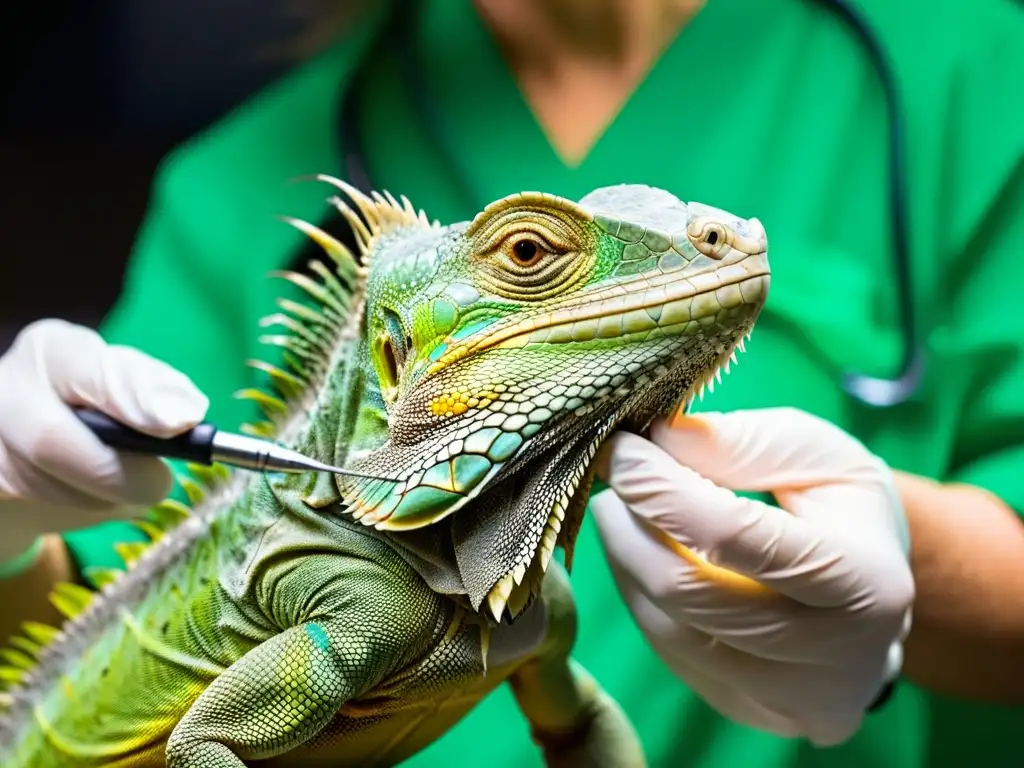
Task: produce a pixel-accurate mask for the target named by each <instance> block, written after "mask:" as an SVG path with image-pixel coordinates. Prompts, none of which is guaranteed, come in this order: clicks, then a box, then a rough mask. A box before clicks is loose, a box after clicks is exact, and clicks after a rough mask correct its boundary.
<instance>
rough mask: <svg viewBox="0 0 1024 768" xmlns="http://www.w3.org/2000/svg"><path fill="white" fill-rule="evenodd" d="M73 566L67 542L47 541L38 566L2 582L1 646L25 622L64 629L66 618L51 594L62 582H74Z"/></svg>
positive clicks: (53, 536) (51, 537)
mask: <svg viewBox="0 0 1024 768" xmlns="http://www.w3.org/2000/svg"><path fill="white" fill-rule="evenodd" d="M73 571H74V569H73V566H72V563H71V557H70V555H69V554H68V550H67V547H65V546H64V539H62V538H61V537H60V536H58V535H56V534H51V535H49V536H46V537H44V542H43V547H42V549H41V550H40V552H39V555H38V557H36V559H35V562H34V563H33V564H32V565H30V566H29V567H28V568H26V569H25V570H24V571H22V572H21V573H19V574H17V575H15V576H10V577H8V578H4V579H0V645H6V644H7V638H9V637H10V636H11V635H13V634H15V633H16V632H17V631H18V628H19V627H20V626H21V623H22V622H23V621H38V622H41V623H43V624H49V625H50V626H60V624H61V622H63V621H64V617H63V616H62V615H61V614H60V612H59V611H58V610H57V609H56V608H55V607H54V606H53V605H52V604H51V603H50V600H49V596H50V591H51V590H52V589H53V586H54V584H56V583H57V582H58V581H71V580H72V579H73V578H74V577H73Z"/></svg>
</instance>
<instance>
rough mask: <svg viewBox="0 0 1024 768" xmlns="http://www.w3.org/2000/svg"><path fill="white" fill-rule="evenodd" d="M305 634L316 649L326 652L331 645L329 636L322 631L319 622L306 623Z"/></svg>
mask: <svg viewBox="0 0 1024 768" xmlns="http://www.w3.org/2000/svg"><path fill="white" fill-rule="evenodd" d="M306 636H307V637H309V639H310V640H312V641H313V645H315V646H316V647H317V649H318V650H321V651H324V652H326V651H327V649H328V648H330V647H331V638H329V637H328V636H327V633H326V632H324V628H323V627H321V626H320V625H319V624H307V625H306Z"/></svg>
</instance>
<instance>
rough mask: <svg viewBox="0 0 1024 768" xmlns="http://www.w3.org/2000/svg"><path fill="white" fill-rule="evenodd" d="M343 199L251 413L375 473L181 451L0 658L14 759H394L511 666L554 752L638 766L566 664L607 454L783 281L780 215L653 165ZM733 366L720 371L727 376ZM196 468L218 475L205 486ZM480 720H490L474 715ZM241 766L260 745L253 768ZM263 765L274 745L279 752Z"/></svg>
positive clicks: (662, 409)
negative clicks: (457, 204) (552, 183)
mask: <svg viewBox="0 0 1024 768" xmlns="http://www.w3.org/2000/svg"><path fill="white" fill-rule="evenodd" d="M319 178H320V179H321V180H323V181H327V182H329V183H331V184H333V185H334V186H335V187H336V188H338V189H339V190H340V191H341V192H343V193H344V194H345V196H346V197H347V199H348V200H349V202H345V200H344V199H342V198H341V197H335V198H333V202H334V204H335V205H336V206H337V208H338V210H339V211H340V213H341V215H343V216H344V217H345V218H346V219H347V221H348V223H349V224H350V225H351V226H352V228H353V230H354V233H355V235H356V238H357V240H358V242H359V245H360V248H359V250H360V253H359V255H358V257H356V256H355V255H353V254H352V253H350V252H349V251H348V250H347V249H346V248H345V247H344V246H342V245H341V244H340V243H338V242H336V241H335V240H333V239H331V238H330V237H329V236H328V235H326V234H325V233H324V232H322V231H320V230H319V229H317V228H315V227H313V226H312V225H309V224H307V223H304V222H301V221H296V220H292V219H288V221H290V223H292V224H293V225H294V226H296V227H298V228H299V229H301V230H303V231H304V232H305V233H307V234H308V235H309V236H310V237H312V238H313V239H314V240H315V241H316V242H318V243H319V244H320V245H321V246H322V247H323V249H324V251H325V252H326V254H327V255H328V256H329V257H330V267H328V266H326V265H325V263H320V262H314V263H313V264H311V269H312V270H313V271H314V272H315V274H316V275H317V276H318V278H319V279H317V280H313V279H310V278H309V277H307V276H303V275H300V274H294V273H286V274H285V275H284V276H285V277H286V278H288V279H289V280H291V281H292V282H293V283H295V284H296V285H298V286H300V287H302V288H304V289H305V290H306V291H307V292H308V293H309V294H310V295H311V296H312V298H313V299H314V301H313V302H312V303H299V302H295V301H290V300H281V302H280V307H281V312H280V313H279V314H276V315H274V316H272V317H270V318H268V319H267V321H266V324H267V325H268V326H271V325H276V326H280V327H281V328H283V333H281V334H279V335H271V336H268V337H265V341H267V342H269V343H271V344H275V345H278V346H279V347H283V348H284V359H285V360H286V361H287V363H288V365H287V366H284V367H274V366H271V365H269V364H266V363H258V362H257V363H253V364H254V365H256V366H257V367H259V368H261V369H262V370H263V371H264V372H265V373H266V374H267V376H268V381H269V383H270V387H269V390H270V391H268V392H264V391H246V392H244V393H242V394H243V395H244V396H247V397H251V398H253V399H256V400H257V401H258V402H259V403H260V404H261V405H262V406H263V408H264V411H265V412H266V414H267V420H266V421H263V422H260V423H257V424H254V425H250V427H249V429H250V431H252V432H254V433H256V434H260V435H264V436H269V437H273V438H275V439H277V440H279V441H280V442H282V443H284V444H286V445H288V446H289V447H294V448H297V449H299V450H302V451H303V452H305V453H307V454H308V455H310V456H312V457H314V458H317V459H319V460H321V461H324V462H327V463H331V464H335V465H339V466H345V467H347V468H350V469H355V470H363V471H365V472H367V473H368V474H372V475H374V476H378V477H384V478H387V479H384V480H381V479H360V478H351V477H347V476H334V475H329V474H321V475H318V476H317V475H300V476H296V475H255V474H251V473H245V472H238V473H235V474H234V475H231V474H229V473H228V472H227V471H226V470H224V469H223V468H220V467H216V468H214V469H212V470H209V469H203V468H198V467H197V468H192V477H190V478H186V479H184V480H183V482H184V484H185V487H186V489H187V490H188V491H189V492H190V494H191V496H192V508H191V509H190V508H189V507H187V506H185V505H181V504H178V503H175V502H173V501H167V502H165V503H163V504H161V505H159V506H158V507H156V508H155V509H153V510H152V511H151V512H150V513H149V514H148V515H147V516H146V517H145V519H143V520H140V521H139V525H140V526H141V527H142V528H143V529H144V530H145V531H147V533H149V534H150V536H151V537H152V539H153V540H154V541H153V543H152V545H149V546H142V545H124V546H122V547H121V548H120V551H121V554H122V555H123V556H124V557H125V559H126V561H127V562H128V564H129V569H128V571H127V572H126V573H123V574H121V573H119V572H91V573H89V574H87V575H88V577H89V578H90V579H91V580H92V582H93V585H94V586H95V587H96V588H97V591H93V590H89V589H86V588H85V587H83V586H79V585H73V584H61V585H59V586H58V587H57V588H56V590H55V592H54V595H53V601H54V603H55V604H56V605H57V606H58V607H59V608H60V609H61V610H62V611H63V612H64V613H65V614H66V615H67V617H68V621H67V623H66V624H65V625H64V626H63V627H62V628H61V629H60V630H56V629H53V628H48V627H44V626H41V625H38V624H27V625H26V626H25V628H24V629H25V633H24V635H23V636H19V637H16V638H13V639H12V647H11V648H9V649H7V650H6V651H4V658H5V659H6V661H7V663H8V666H6V667H4V668H2V669H0V675H2V676H3V679H4V680H6V681H7V682H8V684H9V685H8V690H7V691H6V692H5V693H4V694H3V696H4V700H3V704H4V706H5V708H6V712H5V713H4V714H3V715H2V716H0V764H3V765H4V766H5V767H6V768H22V767H25V768H27V767H28V766H31V767H32V768H48V767H49V766H67V767H69V768H74V767H75V766H150V765H154V766H155V765H163V764H165V761H166V764H167V765H171V766H194V767H196V768H214V767H217V768H220V767H221V766H223V767H224V768H228V767H229V766H230V767H232V768H234V767H236V766H240V765H244V764H246V763H247V762H248V761H263V760H266V761H268V762H267V763H265V764H268V765H277V764H281V765H313V764H321V763H322V764H329V765H332V766H349V765H351V766H356V765H358V766H370V765H393V764H395V763H398V762H400V761H401V760H403V759H405V758H407V757H408V756H410V755H412V754H414V753H416V752H417V751H419V750H421V749H422V748H424V747H425V746H426V745H428V744H430V743H431V742H432V741H433V740H435V739H436V738H437V737H438V736H440V735H441V734H442V733H444V732H445V731H446V730H447V729H448V728H450V727H451V726H452V725H453V724H454V723H455V722H457V721H458V720H459V718H461V717H462V716H463V715H464V714H465V713H466V712H467V711H468V710H469V709H470V708H472V706H473V705H474V704H475V703H476V702H477V701H479V700H480V699H481V698H482V697H483V696H485V695H486V694H487V693H488V692H489V691H490V690H492V689H493V688H494V687H495V686H497V685H499V684H501V683H502V682H505V681H508V682H510V684H511V686H512V690H513V692H514V694H515V696H516V698H517V700H518V702H519V704H520V707H521V709H522V711H523V714H524V715H525V717H526V718H527V719H528V721H529V722H530V724H531V728H532V733H533V734H534V737H535V739H536V740H537V741H538V743H539V744H540V745H541V747H542V749H543V750H544V755H545V758H546V760H547V762H548V764H550V765H594V766H615V767H616V768H624V767H625V768H628V767H629V766H638V765H642V764H643V755H642V751H641V749H640V746H639V744H638V741H637V739H636V736H635V733H634V731H633V730H632V728H631V726H630V725H629V723H628V722H627V720H626V718H625V716H624V715H623V714H622V712H621V710H620V709H619V708H618V707H617V706H616V705H615V703H614V702H613V701H612V700H611V699H610V698H609V697H608V696H607V695H606V694H605V693H603V692H602V690H601V689H600V688H599V686H598V685H597V683H596V682H595V681H594V680H593V679H591V678H590V676H589V675H588V674H587V673H586V672H585V671H584V670H583V669H581V668H580V667H579V666H578V665H577V664H576V663H575V662H573V661H572V659H571V656H570V653H571V649H572V645H573V641H574V636H575V622H576V617H575V610H574V607H573V603H572V597H571V592H570V590H569V586H568V581H567V578H566V574H565V571H564V570H563V569H562V567H561V566H560V565H558V563H557V561H555V563H552V555H553V553H554V551H555V549H556V548H562V549H563V551H564V556H565V557H564V560H565V565H566V567H567V568H570V567H571V563H572V551H573V546H574V541H575V536H576V533H577V531H578V530H579V526H580V522H581V519H582V515H583V510H584V508H585V503H586V497H587V495H588V492H589V488H590V482H591V474H592V460H593V458H594V456H595V453H596V451H597V450H598V447H599V446H600V444H601V441H602V440H603V439H604V438H605V437H606V436H607V435H608V434H609V433H610V431H611V430H613V429H618V428H625V429H630V430H635V431H642V430H644V429H646V427H647V426H648V425H649V423H650V422H651V421H652V419H653V418H655V417H656V416H658V415H662V414H666V413H669V412H670V411H671V410H672V409H673V408H675V407H678V406H679V405H680V404H681V403H685V402H687V401H689V400H691V399H692V398H693V397H694V396H695V394H696V393H697V392H698V391H699V390H701V389H702V387H703V386H704V385H705V384H706V383H707V382H709V381H711V380H712V378H713V377H714V376H716V374H718V372H719V371H720V370H721V369H722V368H723V367H727V365H728V361H729V360H730V358H731V357H732V356H733V355H734V351H735V349H736V348H737V347H741V346H742V343H743V339H744V337H745V336H746V335H748V334H749V332H750V330H751V328H752V326H753V324H754V321H755V319H756V317H757V315H758V313H759V312H760V309H761V307H762V305H763V304H764V301H765V299H766V296H767V291H768V283H769V268H768V262H767V243H766V237H765V232H764V229H763V227H762V226H761V225H760V223H759V222H758V221H757V220H756V219H750V220H745V219H741V218H737V217H735V216H733V215H730V214H728V213H726V212H724V211H721V210H718V209H715V208H711V207H708V206H704V205H700V204H696V203H689V204H684V203H682V202H680V201H679V200H677V199H676V198H675V197H673V196H672V195H670V194H668V193H667V192H663V191H661V190H657V189H653V188H650V187H645V186H639V185H621V186H614V187H607V188H602V189H598V190H596V191H594V192H592V193H591V194H590V195H588V196H586V197H585V198H583V199H582V200H580V201H579V202H572V201H569V200H566V199H563V198H559V197H555V196H553V195H549V194H542V193H522V194H516V195H511V196H509V197H507V198H504V199H502V200H499V201H497V202H494V203H492V204H491V205H489V206H487V207H486V208H485V209H484V210H483V211H481V212H480V213H479V214H478V215H477V216H476V217H475V218H474V219H473V220H472V221H471V222H463V223H458V224H454V225H451V226H444V227H442V226H440V225H439V224H437V223H436V222H430V221H429V220H428V219H427V217H426V216H425V214H424V213H423V212H422V211H417V210H416V209H414V208H413V206H412V205H411V204H410V203H409V201H408V200H406V199H405V198H402V200H401V201H398V200H395V199H394V198H393V197H392V196H390V195H388V194H383V195H381V194H374V195H372V196H365V195H363V194H361V193H359V192H358V191H356V190H355V189H353V188H351V187H350V186H349V185H347V184H345V183H344V182H341V181H338V180H336V179H331V178H330V177H323V176H322V177H319ZM726 369H727V368H726ZM198 481H202V483H203V486H202V487H201V486H200V484H199V482H198ZM481 738H485V736H484V735H482V736H481ZM243 761H245V762H243ZM261 764H264V763H261Z"/></svg>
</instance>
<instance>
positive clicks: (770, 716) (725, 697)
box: [618, 575, 802, 738]
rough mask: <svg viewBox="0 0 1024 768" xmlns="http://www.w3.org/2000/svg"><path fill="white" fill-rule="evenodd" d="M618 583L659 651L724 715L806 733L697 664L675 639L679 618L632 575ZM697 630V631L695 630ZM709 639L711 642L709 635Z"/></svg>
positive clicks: (787, 734) (787, 733) (779, 731)
mask: <svg viewBox="0 0 1024 768" xmlns="http://www.w3.org/2000/svg"><path fill="white" fill-rule="evenodd" d="M618 583H619V585H620V589H621V591H622V595H623V599H624V600H625V601H626V603H627V605H629V607H630V610H631V611H632V613H633V615H634V617H635V618H636V621H637V624H638V625H639V626H640V627H641V628H642V630H643V632H644V636H645V637H646V638H647V641H648V642H649V643H650V645H651V647H652V648H653V649H654V651H655V653H657V654H658V657H659V658H660V659H661V660H662V661H663V662H664V663H665V664H666V665H667V666H668V667H669V668H670V669H671V670H672V671H673V673H675V674H676V675H677V676H678V677H679V678H681V679H682V680H683V681H684V682H685V683H686V684H687V685H688V686H689V687H690V688H691V689H693V691H694V692H695V693H696V694H697V695H698V696H700V697H701V698H702V699H704V701H706V702H707V703H708V705H710V706H711V707H712V708H713V709H715V710H716V711H718V713H719V714H721V715H723V716H724V717H727V718H728V719H730V720H732V721H734V722H737V723H740V724H741V725H746V726H748V727H750V728H758V729H760V730H764V731H768V732H770V733H774V734H775V735H777V736H782V737H784V738H795V737H797V736H800V735H802V733H801V729H800V726H799V725H798V724H797V723H795V722H794V721H793V720H791V719H789V718H787V717H784V716H783V715H781V714H779V713H777V712H773V711H772V710H770V709H768V708H767V707H765V706H763V705H762V704H761V703H759V702H758V701H755V700H754V699H753V698H752V697H751V696H749V695H747V694H746V693H743V692H741V689H738V688H733V687H730V686H728V685H726V684H725V683H723V682H722V681H721V680H719V679H717V678H715V677H714V676H713V675H711V674H709V673H708V672H707V670H705V669H703V668H701V666H700V665H698V664H694V663H693V661H692V660H691V659H690V658H688V657H687V655H686V644H683V645H680V644H678V643H676V642H674V640H675V638H676V634H677V627H676V624H677V621H676V620H675V619H673V618H672V617H670V616H669V615H668V614H667V613H665V612H664V611H663V610H661V609H660V608H659V607H658V606H657V605H656V604H655V603H653V602H652V601H651V600H650V599H648V597H647V596H646V595H645V594H643V591H642V590H640V589H637V588H636V585H635V584H633V583H632V581H631V579H630V577H629V576H628V575H625V576H624V578H623V579H622V581H621V582H618ZM694 633H695V634H696V633H697V631H696V630H694ZM705 642H708V643H710V642H711V638H710V637H709V636H707V635H705Z"/></svg>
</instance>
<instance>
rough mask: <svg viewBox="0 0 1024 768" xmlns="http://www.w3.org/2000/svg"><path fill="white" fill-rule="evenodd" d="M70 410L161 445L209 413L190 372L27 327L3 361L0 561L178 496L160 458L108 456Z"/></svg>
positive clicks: (78, 331)
mask: <svg viewBox="0 0 1024 768" xmlns="http://www.w3.org/2000/svg"><path fill="white" fill-rule="evenodd" d="M65 403H68V404H72V405H86V406H91V407H93V408H96V409H98V410H100V411H103V412H104V413H106V414H107V415H109V416H111V417H113V418H115V419H117V420H118V421H121V422H123V423H124V424H126V425H128V426H130V427H134V428H135V429H137V430H139V431H141V432H145V433H148V434H151V435H155V436H160V437H170V436H173V435H175V434H178V433H180V432H183V431H185V430H187V429H189V428H191V427H193V426H195V424H197V423H198V422H199V421H201V420H202V418H203V416H204V415H205V414H206V409H207V406H208V401H207V398H206V397H205V396H204V395H203V394H202V393H201V392H200V391H199V390H197V389H196V387H195V385H193V384H192V382H191V381H190V380H189V379H188V378H187V377H186V376H185V375H184V374H182V373H179V372H178V371H176V370H174V369H173V368H171V367H169V366H168V365H166V364H164V363H161V362H159V361H157V360H154V359H153V358H151V357H148V356H146V355H144V354H142V353H141V352H139V351H137V350H134V349H130V348H127V347H121V346H113V345H107V344H106V343H105V342H104V341H103V339H101V338H100V336H99V335H98V334H97V333H96V332H95V331H93V330H91V329H89V328H85V327H83V326H78V325H73V324H71V323H67V322H64V321H62V320H40V321H38V322H36V323H33V324H32V325H29V326H28V327H26V328H25V329H24V330H23V331H22V332H21V333H20V334H19V335H18V337H17V338H16V339H15V340H14V343H13V345H12V346H11V348H10V349H9V350H8V351H7V352H6V353H5V354H4V355H3V356H0V563H2V562H3V561H4V560H7V559H8V558H11V557H13V556H14V555H17V554H19V553H20V552H23V551H24V550H25V549H26V548H27V547H28V546H29V545H30V544H31V543H32V541H33V540H34V539H35V538H36V537H38V536H39V535H41V534H43V533H48V532H57V531H63V530H68V529H72V528H81V527H83V526H87V525H92V524H95V523H97V522H100V521H102V520H103V519H105V518H110V517H118V516H128V515H131V514H133V513H134V512H137V510H138V508H140V507H143V506H146V505H150V504H153V503H156V502H158V501H160V500H161V499H162V498H164V496H166V494H167V493H168V492H169V490H170V488H171V484H172V480H171V475H170V470H169V469H168V468H167V466H166V465H165V464H164V463H163V462H162V461H161V460H160V459H157V458H152V457H144V456H138V455H128V454H123V455H122V454H118V453H116V452H115V451H113V450H112V449H110V448H107V447H106V446H104V445H103V444H102V443H101V442H100V441H99V440H98V439H97V438H96V437H95V436H94V435H93V434H92V432H90V431H89V430H88V429H87V428H86V427H85V426H84V425H83V424H82V423H81V422H79V421H78V419H77V418H75V416H74V415H73V414H72V413H71V411H70V410H69V408H68V407H67V405H65Z"/></svg>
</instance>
